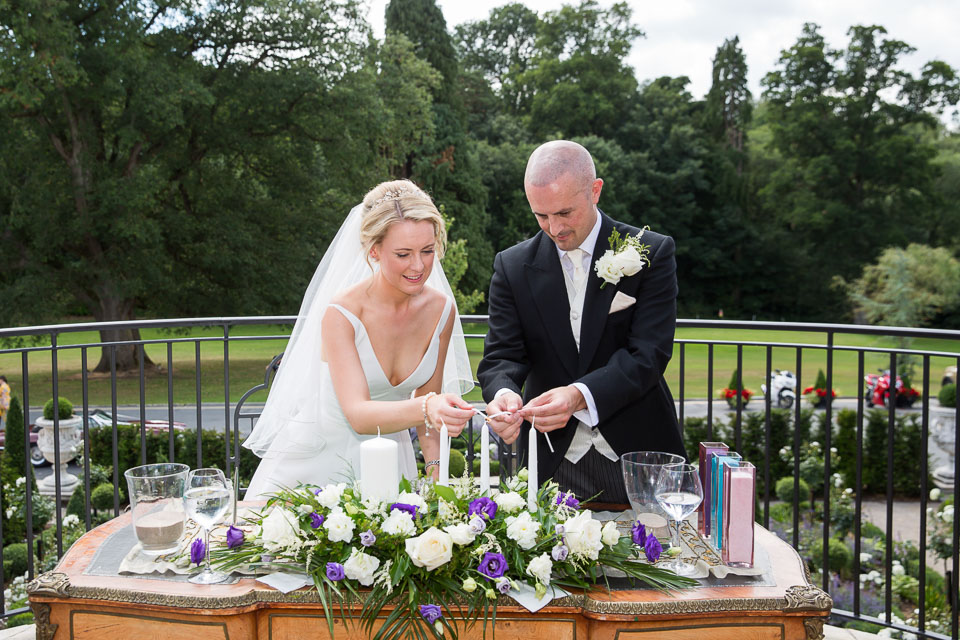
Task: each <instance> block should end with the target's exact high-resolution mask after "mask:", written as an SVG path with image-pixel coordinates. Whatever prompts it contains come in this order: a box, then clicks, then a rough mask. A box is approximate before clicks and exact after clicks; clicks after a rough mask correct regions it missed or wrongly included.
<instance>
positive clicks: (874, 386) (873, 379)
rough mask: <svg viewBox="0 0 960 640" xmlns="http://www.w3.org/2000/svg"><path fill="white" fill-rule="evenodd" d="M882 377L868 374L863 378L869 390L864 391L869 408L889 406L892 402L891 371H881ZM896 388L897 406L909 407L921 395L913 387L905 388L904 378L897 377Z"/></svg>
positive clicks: (864, 397)
mask: <svg viewBox="0 0 960 640" xmlns="http://www.w3.org/2000/svg"><path fill="white" fill-rule="evenodd" d="M879 371H880V375H877V374H876V373H868V374H867V375H865V376H863V381H864V383H865V384H866V385H867V388H866V389H864V391H863V399H864V401H865V402H866V403H867V406H868V407H872V406H874V405H878V404H879V405H883V406H884V407H887V406H889V402H890V393H891V392H890V370H889V369H879ZM895 386H896V406H898V407H909V406H911V405H913V402H914V401H915V400H916V399H917V397H918V396H919V395H920V394H919V393H918V392H917V390H916V389H913V388H912V387H904V384H903V378H901V377H900V376H897V381H896V383H895Z"/></svg>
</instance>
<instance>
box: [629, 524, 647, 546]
mask: <svg viewBox="0 0 960 640" xmlns="http://www.w3.org/2000/svg"><path fill="white" fill-rule="evenodd" d="M630 533H631V535H632V537H633V544H635V545H638V546H641V547H642V546H644V545H645V544H646V542H647V528H646V527H645V526H643V525H642V524H640V521H639V520H637V521H636V522H634V523H633V528H632V529H631V530H630Z"/></svg>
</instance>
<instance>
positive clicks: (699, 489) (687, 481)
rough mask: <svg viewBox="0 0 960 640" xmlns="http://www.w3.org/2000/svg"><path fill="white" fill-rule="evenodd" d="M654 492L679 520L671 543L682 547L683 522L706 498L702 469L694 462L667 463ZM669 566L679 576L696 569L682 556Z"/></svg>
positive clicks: (666, 510)
mask: <svg viewBox="0 0 960 640" xmlns="http://www.w3.org/2000/svg"><path fill="white" fill-rule="evenodd" d="M655 495H656V498H657V502H659V503H660V506H661V507H662V508H663V510H664V511H665V512H666V513H667V515H668V516H670V519H671V520H674V521H675V522H676V525H677V528H676V530H675V531H674V532H673V539H672V541H671V546H674V547H677V548H680V523H681V522H682V521H683V520H685V519H686V518H687V516H689V515H690V514H691V513H693V512H694V511H696V509H697V507H698V506H700V503H701V502H702V501H703V486H702V485H701V484H700V470H699V469H698V468H697V466H696V465H693V464H685V463H684V464H668V465H664V467H663V469H661V470H660V477H659V478H657V490H656V494H655ZM667 568H668V569H672V570H673V571H674V573H676V574H677V575H679V576H688V575H691V574H693V573H694V572H695V571H696V569H695V568H694V567H693V566H691V565H688V564H684V563H683V562H682V561H681V560H680V556H679V555H678V556H677V558H676V560H674V561H673V562H672V563H670V564H668V565H667Z"/></svg>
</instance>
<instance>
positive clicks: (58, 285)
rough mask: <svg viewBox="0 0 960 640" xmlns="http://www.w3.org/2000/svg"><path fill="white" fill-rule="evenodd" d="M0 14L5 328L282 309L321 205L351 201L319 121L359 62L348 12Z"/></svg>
mask: <svg viewBox="0 0 960 640" xmlns="http://www.w3.org/2000/svg"><path fill="white" fill-rule="evenodd" d="M0 22H2V24H4V25H5V28H4V29H3V30H2V31H0V117H2V119H3V120H4V121H5V129H6V130H12V131H13V135H14V136H15V138H17V139H18V140H19V141H20V142H22V143H23V145H24V146H23V147H21V148H19V149H15V150H13V151H15V152H17V153H19V154H21V155H20V157H16V156H14V157H11V156H10V155H7V157H6V158H5V160H4V161H3V163H2V164H3V171H4V174H5V175H6V176H8V177H10V178H12V179H13V183H12V186H11V190H12V192H13V193H12V197H7V198H4V197H3V196H0V205H4V202H6V204H5V208H4V209H3V210H0V216H3V218H4V220H3V222H4V224H3V225H2V226H3V228H4V229H5V232H4V234H3V237H2V238H0V242H2V243H3V246H2V250H3V253H4V255H7V256H16V258H15V259H13V260H12V261H11V262H12V264H13V268H12V269H5V270H4V271H5V273H4V275H3V276H2V277H3V280H2V285H3V288H2V292H3V295H4V299H5V302H6V304H5V305H4V310H3V311H0V314H3V316H4V319H5V320H6V319H9V318H10V317H11V315H12V314H11V312H10V311H8V310H10V309H14V310H16V311H15V312H14V313H28V314H29V316H30V317H31V318H32V319H34V320H36V319H50V318H54V317H57V316H59V315H60V314H62V313H64V312H66V311H73V310H76V309H77V308H78V306H79V308H80V309H85V310H86V311H88V312H89V313H91V314H92V315H93V316H94V318H95V319H96V320H98V321H112V320H132V319H134V317H135V314H136V311H137V309H138V308H139V309H157V310H160V311H161V312H162V311H166V310H169V309H177V310H178V311H182V310H184V309H189V310H191V311H192V313H202V312H203V311H208V312H209V311H216V310H219V309H230V310H231V311H233V312H234V313H237V312H251V311H254V312H255V311H258V310H260V309H266V308H269V307H271V306H273V305H278V304H282V305H284V306H288V305H289V306H291V307H292V301H293V300H294V299H295V298H296V296H297V295H298V293H295V292H296V291H297V289H298V288H300V283H301V282H303V281H304V279H305V278H306V277H309V272H310V269H309V268H308V265H309V263H310V262H314V261H315V260H316V258H317V253H318V251H319V249H320V248H321V245H322V243H323V239H324V236H325V235H327V236H328V237H329V230H330V228H331V227H334V226H335V225H336V224H337V220H336V219H335V218H334V216H332V215H330V214H329V213H328V214H327V217H326V219H325V220H323V219H322V216H321V220H320V221H319V224H318V220H317V216H316V210H317V209H318V208H321V209H323V210H326V211H337V212H339V211H343V210H345V209H348V208H349V207H348V206H347V202H350V201H355V199H356V195H350V196H347V195H346V194H349V193H350V192H351V191H353V190H354V189H355V187H353V185H352V184H350V182H351V180H350V178H356V174H353V175H351V174H350V169H346V170H342V169H341V166H342V165H341V164H338V163H336V162H335V160H336V155H337V153H339V152H341V151H348V150H355V149H356V147H355V146H354V145H351V144H350V143H349V142H347V143H344V141H343V138H342V137H341V135H336V136H335V135H333V132H334V131H337V130H336V129H334V128H333V127H332V126H331V125H332V122H331V121H334V120H336V119H337V118H338V117H339V116H338V115H333V114H337V113H338V112H337V111H335V110H334V108H335V107H337V106H339V107H341V108H342V107H343V106H344V105H343V104H342V103H340V104H337V102H336V101H337V100H338V99H343V98H346V97H350V96H349V95H347V93H346V92H343V91H338V88H337V87H338V82H339V81H341V80H343V79H344V78H346V77H348V76H349V75H350V74H351V73H353V72H355V71H356V70H357V69H358V68H359V67H360V65H361V64H362V62H363V58H362V56H363V47H364V43H365V34H366V27H365V25H364V24H363V22H362V21H361V19H360V17H359V14H358V11H357V5H356V3H355V1H354V0H314V1H305V2H298V3H293V4H290V3H286V2H282V1H280V0H268V1H266V2H262V3H258V4H257V6H250V5H249V4H248V3H245V2H240V1H239V0H233V1H226V2H220V3H217V4H214V5H211V4H209V3H203V2H199V1H194V0H183V1H181V2H176V3H173V4H170V3H161V2H149V1H147V2H138V3H108V4H106V5H104V4H100V3H92V2H79V3H67V2H63V1H60V2H55V3H53V4H51V3H49V2H41V1H40V0H26V1H25V2H18V3H14V4H12V5H10V4H8V5H4V6H3V7H2V8H0ZM354 106H357V105H354ZM363 111H365V110H364V109H361V108H354V109H349V110H347V111H346V113H347V114H353V115H354V117H359V116H357V114H361V115H362V113H363ZM368 122H369V120H368ZM357 124H358V123H357V122H355V123H354V124H353V125H352V126H346V127H341V129H340V131H344V129H345V130H346V131H347V132H348V133H350V132H354V131H356V130H357V129H358V127H357ZM338 133H339V132H338ZM5 151H6V152H8V153H9V152H10V151H11V149H10V148H9V147H7V148H6V149H5ZM324 152H326V153H329V156H330V157H328V158H325V157H324ZM355 164H356V163H355V162H353V163H350V164H349V165H348V166H349V167H350V168H351V169H352V167H354V166H355ZM372 164H373V163H371V165H372ZM341 177H345V178H346V179H345V180H342V181H338V180H337V178H341ZM334 185H335V186H334ZM337 215H339V213H338V214H337ZM300 273H306V274H307V275H306V276H298V274H300ZM238 278H242V281H243V282H244V286H243V287H237V281H238ZM276 282H285V283H289V285H290V286H289V287H287V288H283V287H276V286H275V283H276ZM38 293H40V294H42V295H39V296H38V295H37V294H38ZM194 304H195V305H196V306H192V305H194ZM24 310H26V311H24ZM137 337H138V335H137V332H136V331H126V330H105V331H102V332H101V339H102V340H104V341H117V340H129V339H136V338H137ZM116 355H117V366H118V367H119V368H120V369H125V368H131V367H135V366H137V364H138V362H137V350H136V349H134V348H133V347H129V348H121V349H117V351H116ZM109 360H110V359H109V354H108V351H107V350H104V352H103V355H102V357H101V360H100V362H99V364H98V366H97V369H98V370H105V369H108V368H109V366H110V362H109Z"/></svg>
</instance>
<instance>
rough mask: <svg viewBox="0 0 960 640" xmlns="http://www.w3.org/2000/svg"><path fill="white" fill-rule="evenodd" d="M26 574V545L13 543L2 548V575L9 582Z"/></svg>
mask: <svg viewBox="0 0 960 640" xmlns="http://www.w3.org/2000/svg"><path fill="white" fill-rule="evenodd" d="M26 572H27V543H26V542H15V543H13V544H10V545H4V547H3V575H4V577H5V578H6V579H7V580H9V579H11V578H13V577H15V576H22V575H23V574H25V573H26Z"/></svg>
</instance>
